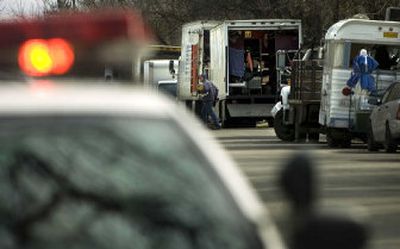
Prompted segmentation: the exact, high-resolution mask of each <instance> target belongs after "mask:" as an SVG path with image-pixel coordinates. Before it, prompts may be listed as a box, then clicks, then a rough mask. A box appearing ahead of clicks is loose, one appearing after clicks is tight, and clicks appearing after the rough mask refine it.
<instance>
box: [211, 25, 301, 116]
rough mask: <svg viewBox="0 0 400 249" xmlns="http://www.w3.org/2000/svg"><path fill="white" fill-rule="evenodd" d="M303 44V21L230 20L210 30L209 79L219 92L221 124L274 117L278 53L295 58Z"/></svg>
mask: <svg viewBox="0 0 400 249" xmlns="http://www.w3.org/2000/svg"><path fill="white" fill-rule="evenodd" d="M301 43H302V30H301V21H300V20H291V19H269V20H230V21H224V22H223V23H221V24H219V25H218V26H216V27H214V28H213V29H211V31H210V57H211V62H210V72H209V76H210V77H209V78H210V79H211V81H213V82H214V83H215V84H216V85H217V86H218V87H219V89H220V91H219V95H220V96H219V98H220V102H219V111H218V113H219V116H220V119H221V121H222V122H223V123H224V122H227V121H229V120H230V118H256V119H263V118H269V117H271V113H270V111H271V109H272V107H273V106H274V104H275V103H276V102H277V100H278V98H279V90H280V86H279V84H278V78H279V77H278V73H279V72H278V71H277V70H276V68H277V66H278V65H276V60H277V53H276V52H277V51H279V50H281V51H282V50H285V51H292V53H293V54H294V53H295V51H297V50H298V49H299V48H300V44H301ZM288 54H290V52H289V53H288Z"/></svg>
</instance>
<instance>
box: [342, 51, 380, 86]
mask: <svg viewBox="0 0 400 249" xmlns="http://www.w3.org/2000/svg"><path fill="white" fill-rule="evenodd" d="M378 66H379V63H378V62H377V61H376V60H375V59H374V58H372V56H369V55H368V53H367V50H366V49H361V51H360V54H359V55H358V56H356V57H355V58H354V60H353V72H352V73H351V76H350V79H349V80H348V81H347V84H346V85H347V86H348V87H350V88H354V87H355V86H356V85H357V82H358V81H360V86H361V89H362V90H367V91H368V92H370V93H374V92H375V91H376V88H375V80H374V77H373V76H372V75H371V73H372V72H373V71H374V70H375V69H376V68H377V67H378Z"/></svg>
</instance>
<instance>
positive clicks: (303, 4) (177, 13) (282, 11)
mask: <svg viewBox="0 0 400 249" xmlns="http://www.w3.org/2000/svg"><path fill="white" fill-rule="evenodd" d="M1 1H2V0H0V3H1ZM38 1H42V3H43V5H44V6H45V9H44V13H45V14H46V13H52V12H57V11H60V10H65V9H69V10H75V9H76V10H77V9H85V10H90V9H98V8H104V7H122V8H134V9H136V10H140V11H141V12H142V14H143V16H144V17H145V18H147V20H148V22H149V23H150V24H151V25H152V27H153V29H154V31H155V33H156V34H157V35H158V37H159V38H160V42H162V43H165V44H174V45H179V44H180V27H181V26H182V24H184V23H186V22H191V21H196V20H225V19H272V18H285V19H286V18H288V19H289V18H290V19H301V20H302V23H303V34H304V41H305V44H306V45H308V46H310V45H311V44H314V45H315V44H317V43H319V42H320V40H321V38H322V37H323V34H324V33H325V31H326V30H327V29H328V28H329V27H330V26H331V25H332V24H333V23H335V22H336V21H338V20H340V19H345V18H349V17H352V16H354V15H356V14H364V15H366V16H368V17H369V18H370V19H384V15H385V10H386V8H387V7H389V6H395V7H400V0H374V1H371V0H252V1H248V0H38Z"/></svg>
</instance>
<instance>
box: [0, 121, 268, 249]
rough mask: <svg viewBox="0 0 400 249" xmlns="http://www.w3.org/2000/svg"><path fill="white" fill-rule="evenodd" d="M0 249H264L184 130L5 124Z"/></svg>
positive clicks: (154, 125) (164, 124) (167, 125)
mask: <svg viewBox="0 0 400 249" xmlns="http://www.w3.org/2000/svg"><path fill="white" fill-rule="evenodd" d="M0 127H1V128H0V137H1V141H2V143H1V146H0V215H1V217H2V224H0V248H40V249H46V248H61V249H62V248H68V249H69V248H114V249H115V248H261V242H260V240H259V238H258V237H255V236H256V235H255V234H256V232H255V230H254V227H253V226H252V224H251V223H250V222H249V221H248V220H246V219H245V218H244V217H243V215H241V214H240V212H239V210H238V207H237V206H236V205H235V204H234V203H233V200H232V199H231V197H230V195H228V194H227V193H226V191H227V190H226V189H225V188H224V187H223V186H222V184H221V182H220V181H219V180H218V179H217V178H216V175H215V173H214V172H213V170H212V169H211V168H210V166H209V162H208V161H207V160H206V159H205V158H204V156H203V155H202V153H201V152H200V151H199V150H198V149H196V147H195V145H194V143H192V142H191V140H190V139H189V138H188V137H187V136H185V135H184V134H183V133H182V130H181V129H180V128H179V127H178V125H177V124H175V123H174V122H172V121H171V120H167V119H151V118H139V117H134V118H123V117H95V118H93V117H91V118H85V117H75V118H71V117H69V118H67V117H56V118H54V117H41V118H36V119H32V118H21V117H18V118H11V117H9V118H2V120H1V122H0Z"/></svg>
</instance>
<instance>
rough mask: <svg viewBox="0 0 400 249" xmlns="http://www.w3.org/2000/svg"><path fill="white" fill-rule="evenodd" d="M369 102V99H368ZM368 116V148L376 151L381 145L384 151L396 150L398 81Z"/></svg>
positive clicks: (399, 130) (399, 108) (399, 110)
mask: <svg viewBox="0 0 400 249" xmlns="http://www.w3.org/2000/svg"><path fill="white" fill-rule="evenodd" d="M370 102H371V101H370ZM372 102H374V104H376V105H378V106H377V107H375V108H374V110H373V111H372V113H371V116H370V132H369V134H368V150H369V151H377V150H378V149H379V148H380V147H381V146H382V145H383V147H384V148H385V150H386V152H396V150H397V146H398V145H399V144H400V82H395V83H393V84H392V85H391V86H390V87H389V88H388V89H387V90H386V92H385V93H384V95H383V97H382V100H379V99H377V100H373V101H372Z"/></svg>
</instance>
